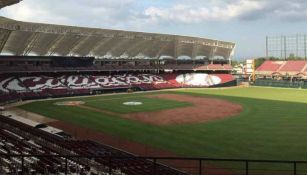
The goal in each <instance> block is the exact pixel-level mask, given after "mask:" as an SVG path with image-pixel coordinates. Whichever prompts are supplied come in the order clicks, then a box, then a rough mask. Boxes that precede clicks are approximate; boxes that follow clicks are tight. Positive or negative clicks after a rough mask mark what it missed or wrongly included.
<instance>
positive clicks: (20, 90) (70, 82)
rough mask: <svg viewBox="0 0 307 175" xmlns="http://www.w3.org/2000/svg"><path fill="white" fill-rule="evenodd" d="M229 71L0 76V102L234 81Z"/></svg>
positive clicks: (219, 83) (207, 85)
mask: <svg viewBox="0 0 307 175" xmlns="http://www.w3.org/2000/svg"><path fill="white" fill-rule="evenodd" d="M233 80H234V78H233V77H232V75H230V74H205V73H190V74H176V73H164V74H142V73H140V74H117V75H83V74H82V75H80V74H76V75H60V76H59V75H58V76H53V77H52V76H45V75H36V76H19V77H12V76H8V77H1V78H0V94H3V95H2V96H1V101H0V103H1V102H6V101H12V100H13V101H14V100H17V99H33V98H34V99H36V98H46V97H62V96H71V95H83V94H84V95H86V94H91V91H93V90H105V89H123V88H125V89H127V88H140V89H142V90H157V89H170V88H179V87H210V86H216V85H223V84H225V83H227V82H231V81H233Z"/></svg>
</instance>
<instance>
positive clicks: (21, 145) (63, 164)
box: [0, 115, 186, 175]
mask: <svg viewBox="0 0 307 175" xmlns="http://www.w3.org/2000/svg"><path fill="white" fill-rule="evenodd" d="M14 155H16V156H14ZM19 155H39V156H28V157H26V156H25V157H23V158H22V157H21V156H19ZM95 156H96V158H94V157H95ZM110 157H112V158H114V159H113V160H112V164H111V163H110ZM120 157H123V159H120ZM134 157H135V156H134V155H132V154H129V153H126V152H123V151H120V150H117V149H115V148H112V147H109V146H106V145H103V144H99V143H96V142H93V141H88V140H84V141H79V140H75V139H70V138H63V137H59V136H56V135H54V134H50V133H47V132H45V131H43V130H40V129H38V128H35V127H33V126H30V125H27V124H24V123H22V122H19V121H17V120H14V119H12V118H10V117H7V116H3V115H0V174H65V173H66V174H80V175H86V174H93V175H95V174H104V175H108V174H109V172H112V174H113V175H150V174H154V172H153V171H156V172H159V174H165V175H186V174H185V173H183V172H180V171H178V170H175V169H172V168H169V167H167V166H164V165H162V164H159V163H156V164H155V169H153V168H152V167H153V162H152V161H150V160H146V159H136V158H134ZM116 158H118V159H116ZM110 167H112V170H111V171H110V169H109V168H110Z"/></svg>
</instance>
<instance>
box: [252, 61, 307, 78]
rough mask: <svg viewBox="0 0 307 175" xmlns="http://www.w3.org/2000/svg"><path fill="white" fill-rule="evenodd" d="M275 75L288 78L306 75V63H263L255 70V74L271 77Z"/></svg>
mask: <svg viewBox="0 0 307 175" xmlns="http://www.w3.org/2000/svg"><path fill="white" fill-rule="evenodd" d="M275 73H278V74H280V75H289V76H294V75H298V74H306V73H307V61H265V62H264V63H263V64H262V65H261V66H260V67H259V68H258V69H257V70H256V74H259V75H272V74H275ZM306 75H307V74H306Z"/></svg>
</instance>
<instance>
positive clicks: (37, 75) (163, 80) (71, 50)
mask: <svg viewBox="0 0 307 175" xmlns="http://www.w3.org/2000/svg"><path fill="white" fill-rule="evenodd" d="M0 21H1V23H0V30H1V33H0V34H1V35H0V38H1V43H0V54H1V56H0V81H1V82H0V93H1V94H2V95H1V97H2V98H1V99H2V100H1V101H2V102H10V101H14V100H20V99H23V100H25V99H33V98H34V99H36V98H46V97H60V96H71V95H90V94H96V93H104V92H109V91H111V90H119V91H123V90H127V89H133V90H156V89H166V88H179V87H213V86H224V85H227V86H229V85H233V82H234V79H233V77H232V76H231V75H229V73H230V71H231V70H232V66H231V65H230V62H231V57H232V55H233V50H234V47H235V44H234V43H231V42H224V41H218V40H211V39H204V38H195V37H187V36H178V35H166V34H153V33H142V32H128V31H119V30H107V29H94V28H82V27H73V26H61V25H51V24H40V23H29V22H20V21H15V20H11V19H8V18H4V17H1V18H0ZM25 73H26V75H25ZM193 73H195V76H194V74H193ZM185 74H187V76H186V75H185ZM200 74H202V75H200ZM182 75H184V76H183V77H189V79H191V78H192V79H195V78H196V77H202V80H201V83H191V82H193V81H191V80H189V81H190V82H186V81H188V79H185V78H184V79H182V78H181V80H180V81H177V80H179V79H180V78H179V79H178V78H177V77H180V76H182ZM225 77H226V78H225ZM196 79H197V78H196Z"/></svg>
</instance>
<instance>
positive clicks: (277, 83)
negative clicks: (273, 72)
mask: <svg viewBox="0 0 307 175" xmlns="http://www.w3.org/2000/svg"><path fill="white" fill-rule="evenodd" d="M254 85H255V86H270V87H282V88H302V89H307V82H304V81H286V80H260V79H257V80H256V81H255V84H254Z"/></svg>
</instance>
